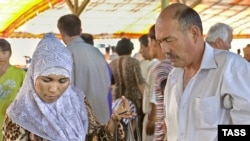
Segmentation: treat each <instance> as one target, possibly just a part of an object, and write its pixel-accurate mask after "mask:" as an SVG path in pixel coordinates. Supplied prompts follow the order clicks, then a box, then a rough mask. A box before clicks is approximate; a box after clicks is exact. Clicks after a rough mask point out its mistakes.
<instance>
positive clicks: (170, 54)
mask: <svg viewBox="0 0 250 141" xmlns="http://www.w3.org/2000/svg"><path fill="white" fill-rule="evenodd" d="M167 58H169V59H176V58H179V57H178V56H177V55H175V54H173V53H171V52H168V53H167Z"/></svg>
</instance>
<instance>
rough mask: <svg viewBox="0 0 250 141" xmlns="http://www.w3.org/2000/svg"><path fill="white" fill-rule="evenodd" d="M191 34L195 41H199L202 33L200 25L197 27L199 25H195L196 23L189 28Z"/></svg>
mask: <svg viewBox="0 0 250 141" xmlns="http://www.w3.org/2000/svg"><path fill="white" fill-rule="evenodd" d="M189 34H190V35H191V37H192V39H193V41H194V42H195V43H197V41H198V37H199V35H200V34H201V32H200V29H199V27H197V26H195V25H192V26H191V27H190V28H189Z"/></svg>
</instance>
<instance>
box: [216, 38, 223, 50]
mask: <svg viewBox="0 0 250 141" xmlns="http://www.w3.org/2000/svg"><path fill="white" fill-rule="evenodd" d="M223 43H224V41H223V40H222V39H221V38H217V39H216V40H215V42H214V47H215V48H218V49H220V48H221V47H222V46H223Z"/></svg>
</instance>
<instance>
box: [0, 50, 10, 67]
mask: <svg viewBox="0 0 250 141" xmlns="http://www.w3.org/2000/svg"><path fill="white" fill-rule="evenodd" d="M10 56H11V53H10V51H3V50H2V49H1V48H0V65H1V64H5V63H9V60H10Z"/></svg>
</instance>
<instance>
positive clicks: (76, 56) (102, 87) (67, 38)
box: [57, 14, 112, 124]
mask: <svg viewBox="0 0 250 141" xmlns="http://www.w3.org/2000/svg"><path fill="white" fill-rule="evenodd" d="M57 27H58V29H59V32H60V34H61V36H62V40H63V42H64V43H65V44H66V45H67V48H68V49H69V50H70V51H71V53H72V55H73V61H74V67H73V73H72V81H71V82H72V84H73V85H75V86H76V87H78V88H80V89H81V90H82V91H84V93H85V94H86V97H87V98H88V100H89V103H90V105H91V107H92V108H93V111H94V114H95V115H96V117H97V119H98V121H100V123H102V124H104V123H106V122H107V121H108V119H109V117H110V115H111V112H112V111H110V108H109V107H110V106H109V102H108V101H109V95H108V93H109V92H110V90H111V79H110V72H109V68H108V64H107V62H106V60H105V58H104V56H103V54H102V53H101V52H100V51H99V50H98V49H97V48H95V47H93V46H92V45H90V44H87V43H86V42H85V41H84V40H83V39H82V38H81V37H80V34H81V33H82V29H81V20H80V19H79V17H78V16H76V15H74V14H67V15H64V16H62V17H60V18H59V20H58V23H57Z"/></svg>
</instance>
